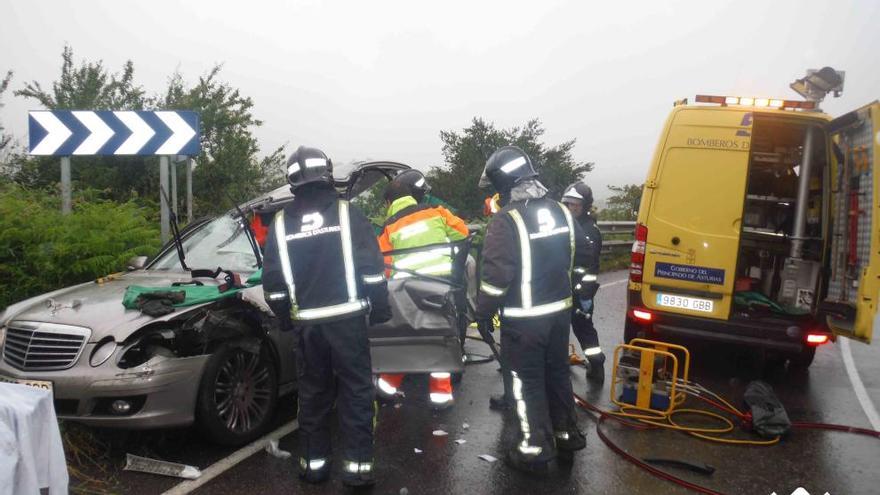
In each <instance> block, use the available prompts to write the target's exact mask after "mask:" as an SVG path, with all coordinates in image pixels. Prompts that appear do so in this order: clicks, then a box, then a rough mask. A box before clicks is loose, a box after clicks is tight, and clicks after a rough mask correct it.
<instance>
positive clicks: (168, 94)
mask: <svg viewBox="0 0 880 495" xmlns="http://www.w3.org/2000/svg"><path fill="white" fill-rule="evenodd" d="M61 58H62V64H61V74H60V76H59V78H58V80H57V81H55V82H53V83H52V84H51V89H44V87H43V86H42V85H41V84H40V83H39V82H37V81H33V82H30V83H28V84H26V85H25V86H24V88H23V89H21V90H18V91H15V93H14V94H15V95H16V96H22V97H24V98H30V99H33V100H36V101H37V102H39V103H40V104H42V105H43V106H44V107H46V108H49V109H101V110H143V109H186V110H194V111H196V112H199V114H200V115H201V124H202V136H201V140H202V141H201V145H202V153H201V154H200V155H199V156H198V157H197V158H196V169H195V170H194V172H193V194H194V196H195V198H194V203H195V204H194V208H195V210H196V212H197V214H199V215H208V214H214V213H218V212H220V211H223V210H225V209H226V208H229V207H230V206H231V205H232V203H233V202H241V201H244V200H246V199H248V198H250V197H252V196H254V195H256V194H257V193H261V192H264V191H266V190H269V189H272V188H273V187H277V185H280V184H282V183H283V182H284V167H283V165H284V149H283V147H279V148H277V149H276V150H274V151H273V152H272V153H270V154H269V155H267V156H264V157H259V152H260V149H259V146H258V144H257V140H256V138H255V137H254V135H253V129H254V128H255V127H257V126H260V125H262V124H263V123H262V121H260V120H258V119H256V118H255V117H254V115H253V114H252V113H251V112H252V108H253V105H254V103H253V100H252V99H251V98H250V97H245V96H243V95H241V93H240V92H239V90H238V89H235V88H233V87H231V86H230V85H229V84H228V83H226V82H223V81H221V80H220V76H219V73H220V70H221V68H222V66H221V65H217V66H215V67H214V68H213V69H212V70H210V71H209V72H208V73H207V74H205V75H203V76H202V77H200V78H199V79H198V81H197V83H196V84H194V85H193V86H191V87H190V86H188V85H187V84H186V83H185V81H184V78H183V76H182V75H181V74H180V73H175V74H173V75H172V76H171V77H170V78H169V81H168V87H167V88H166V90H165V91H164V92H163V93H161V94H159V95H156V96H152V97H148V96H146V91H145V90H144V89H143V87H141V86H140V85H138V84H136V82H135V77H134V75H135V71H134V64H133V63H132V61H130V60H129V61H127V62H125V64H123V67H122V69H121V70H120V71H119V72H117V73H110V72H109V71H108V70H107V69H106V68H105V66H104V64H103V62H102V61H97V62H89V61H83V62H81V63H79V64H78V65H77V64H76V63H75V61H74V56H73V49H72V48H71V47H70V46H65V47H64V51H63V52H62V54H61ZM157 164H158V159H157V158H156V157H137V156H124V157H123V156H112V157H93V156H85V157H73V159H72V163H71V165H72V166H71V175H72V179H73V182H74V187H77V186H78V185H79V184H82V186H84V187H89V188H94V189H98V190H102V191H105V196H106V199H112V200H114V201H127V200H129V199H130V198H133V197H134V198H142V199H141V201H144V200H143V198H151V199H150V200H149V201H151V202H157V201H158V198H159V191H158V185H157V183H158V166H157ZM12 168H13V171H14V178H15V181H16V182H18V183H20V184H22V185H24V186H27V187H35V188H44V187H49V186H54V185H55V184H56V183H57V181H58V177H59V175H58V160H57V159H56V158H51V157H28V156H25V155H22V156H20V157H19V158H18V160H17V161H16V162H14V163H13V167H12ZM178 174H179V175H178V184H182V183H183V181H184V177H183V174H184V169H183V167H179V168H178ZM179 190H180V191H181V192H182V191H183V188H182V187H181V188H180V189H179ZM169 193H170V191H169Z"/></svg>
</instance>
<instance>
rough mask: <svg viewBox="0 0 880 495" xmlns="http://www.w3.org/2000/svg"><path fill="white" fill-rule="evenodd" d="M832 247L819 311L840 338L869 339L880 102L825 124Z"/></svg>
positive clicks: (879, 183)
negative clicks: (828, 147) (829, 152)
mask: <svg viewBox="0 0 880 495" xmlns="http://www.w3.org/2000/svg"><path fill="white" fill-rule="evenodd" d="M829 131H830V134H831V139H832V141H833V146H832V149H833V155H834V156H833V157H832V158H833V159H834V162H833V163H834V165H833V167H834V169H833V171H832V179H831V186H832V187H831V197H830V204H831V208H830V211H831V217H832V222H831V223H832V225H833V232H832V234H833V235H832V244H831V253H830V279H829V281H828V293H827V296H826V299H825V301H824V303H823V304H821V305H820V307H819V310H820V311H821V312H823V313H824V314H825V317H826V321H827V322H828V326H829V327H830V328H831V330H832V331H833V332H834V333H835V334H836V335H839V336H843V337H849V338H853V339H857V340H861V341H863V342H870V341H871V334H872V330H873V326H874V319H875V317H876V315H877V305H878V304H877V303H878V296H880V158H878V153H880V102H876V101H875V102H874V103H871V104H869V105H866V106H864V107H862V108H859V109H857V110H854V111H852V112H849V113H847V114H844V115H842V116H840V117H838V118H836V119H834V120H833V121H831V123H830V129H829Z"/></svg>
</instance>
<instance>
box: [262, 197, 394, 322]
mask: <svg viewBox="0 0 880 495" xmlns="http://www.w3.org/2000/svg"><path fill="white" fill-rule="evenodd" d="M303 196H307V197H305V198H299V197H295V198H294V201H293V202H292V204H289V205H287V206H285V208H284V210H282V211H279V212H278V213H276V215H275V219H274V220H273V222H272V224H271V226H270V229H269V235H268V239H267V242H266V254H265V260H264V270H263V273H264V276H263V291H264V295H265V298H266V301H267V302H268V303H269V305H270V307H271V308H272V311H273V312H274V313H275V314H276V315H278V316H282V315H284V314H285V313H286V314H287V315H289V316H290V319H291V320H293V321H294V322H303V323H306V322H308V323H319V322H324V321H334V320H338V319H342V318H348V317H351V316H354V315H357V314H360V313H364V312H366V311H367V309H368V308H369V306H370V304H369V303H368V302H367V299H368V298H369V300H370V301H371V302H372V304H373V306H376V307H379V306H387V304H388V300H387V297H388V296H387V288H386V284H385V276H384V273H383V270H382V262H381V259H382V257H381V254H380V252H379V249H378V246H377V244H376V238H375V237H374V236H373V234H372V227H371V226H370V223H369V221H368V220H367V219H366V217H364V216H363V214H362V213H360V211H358V210H357V209H356V208H355V207H353V206H350V205H349V203H348V202H347V201H342V200H338V199H337V197H336V193H335V191H333V190H327V191H318V192H315V193H312V194H309V195H306V194H303Z"/></svg>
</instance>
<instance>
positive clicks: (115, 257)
mask: <svg viewBox="0 0 880 495" xmlns="http://www.w3.org/2000/svg"><path fill="white" fill-rule="evenodd" d="M97 197H98V195H96V194H94V192H89V191H86V192H84V193H82V194H81V195H80V196H78V197H77V198H76V201H75V202H74V208H73V212H72V213H71V214H70V215H67V216H63V215H61V212H60V201H59V198H58V197H57V195H54V194H50V193H49V192H47V191H42V190H31V189H25V188H22V187H19V186H15V185H3V186H0V281H2V282H0V309H2V308H5V307H6V306H8V305H9V304H12V303H14V302H17V301H20V300H22V299H26V298H28V297H31V296H34V295H38V294H41V293H43V292H47V291H50V290H54V289H58V288H61V287H66V286H69V285H73V284H77V283H81V282H85V281H88V280H91V279H94V278H97V277H100V276H102V275H106V274H108V273H112V272H116V271H119V270H122V269H124V267H125V263H126V261H127V260H128V259H129V258H131V257H132V256H137V255H152V254H153V253H155V252H156V250H157V249H158V248H159V228H158V225H157V224H156V223H154V222H151V221H150V220H148V218H150V217H152V214H151V213H150V212H149V211H147V209H145V208H143V207H140V206H138V205H137V204H135V203H134V202H131V201H129V202H126V203H116V202H112V201H106V200H100V199H95V198H97Z"/></svg>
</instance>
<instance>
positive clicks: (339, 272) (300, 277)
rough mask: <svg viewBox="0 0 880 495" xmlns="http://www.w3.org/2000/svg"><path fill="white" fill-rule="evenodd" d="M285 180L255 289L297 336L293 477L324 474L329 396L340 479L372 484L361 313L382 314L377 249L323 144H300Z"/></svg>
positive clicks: (379, 318) (383, 290)
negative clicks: (289, 195)
mask: <svg viewBox="0 0 880 495" xmlns="http://www.w3.org/2000/svg"><path fill="white" fill-rule="evenodd" d="M287 179H288V182H290V185H291V187H292V190H293V193H294V199H293V201H292V202H291V203H289V204H287V205H286V206H285V207H284V210H282V211H279V212H278V213H277V214H276V215H275V219H274V220H273V222H272V225H271V226H270V229H269V236H268V238H267V240H266V254H265V260H264V264H263V291H264V295H265V297H266V301H267V302H268V303H269V305H270V307H271V308H272V311H273V312H274V313H275V314H276V315H277V316H278V317H279V319H280V320H281V324H282V328H287V329H290V328H292V329H293V330H294V331H296V332H297V337H298V338H297V341H298V343H297V348H296V351H297V352H296V360H297V367H298V377H299V413H298V415H297V419H298V420H299V428H300V432H301V433H300V438H301V441H300V450H301V455H300V458H299V468H300V477H301V478H303V479H304V480H306V481H308V482H312V483H319V482H322V481H325V480H327V479H328V478H329V476H330V431H329V420H330V412H331V410H332V409H333V405H334V403H335V404H336V405H337V408H338V411H339V425H340V429H341V430H342V435H341V436H342V438H343V443H344V445H343V449H344V450H343V462H344V464H343V466H342V471H343V479H342V481H343V483H345V484H346V485H350V486H362V485H372V484H373V483H375V476H374V474H373V414H374V405H373V398H374V392H373V383H372V366H371V363H370V349H369V343H368V341H367V319H368V316H367V314H368V313H369V321H370V323H380V322H383V321H387V320H389V319H390V318H391V309H390V307H389V305H388V288H387V284H386V281H385V275H384V264H383V260H382V254H381V253H380V251H379V246H378V244H377V243H376V236H375V234H374V232H373V228H372V226H371V225H370V223H369V221H368V220H367V219H366V217H365V216H364V215H363V214H362V213H361V212H360V211H359V210H357V209H356V208H354V207H353V206H350V205H349V203H348V202H347V201H344V200H341V199H339V197H338V195H337V193H336V190H335V189H334V188H333V165H332V163H331V162H330V160H329V159H328V158H327V156H326V155H325V154H324V152H322V151H321V150H318V149H315V148H307V147H304V146H300V147H299V148H298V149H297V150H296V152H295V153H294V154H293V155H291V157H290V160H288V162H287ZM337 384H338V385H337ZM337 389H338V391H339V394H338V395H339V397H338V400H337V397H336V395H337V393H336V391H337Z"/></svg>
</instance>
